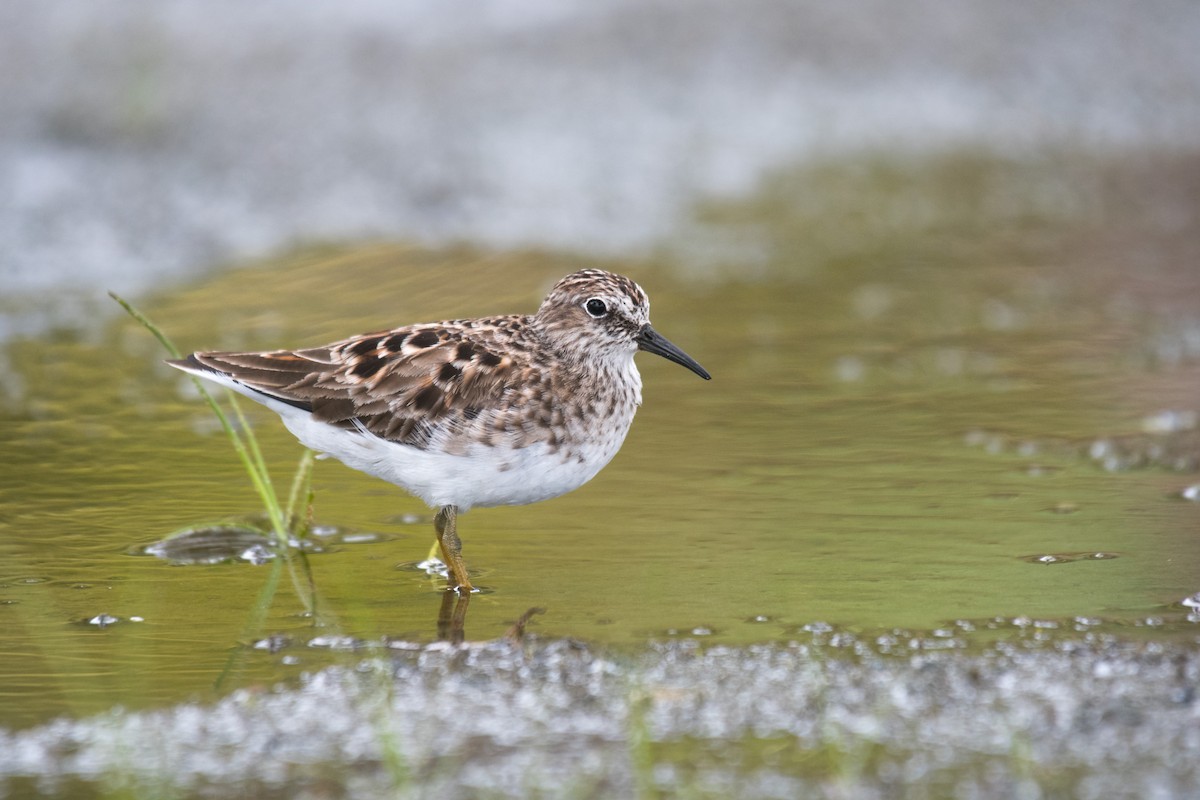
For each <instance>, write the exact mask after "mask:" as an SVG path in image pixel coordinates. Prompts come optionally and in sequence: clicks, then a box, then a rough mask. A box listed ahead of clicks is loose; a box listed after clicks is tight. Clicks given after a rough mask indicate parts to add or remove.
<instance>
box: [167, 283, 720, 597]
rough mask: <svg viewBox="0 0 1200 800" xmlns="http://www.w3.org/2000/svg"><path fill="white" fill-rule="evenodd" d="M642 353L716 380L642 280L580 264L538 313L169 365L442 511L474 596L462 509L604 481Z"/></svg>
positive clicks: (450, 560) (452, 554) (624, 427)
mask: <svg viewBox="0 0 1200 800" xmlns="http://www.w3.org/2000/svg"><path fill="white" fill-rule="evenodd" d="M638 350H645V351H647V352H649V353H654V354H656V355H660V356H663V357H664V358H667V359H669V360H671V361H674V362H675V363H676V364H681V365H683V366H685V367H687V368H688V369H690V370H691V371H692V372H695V373H696V374H697V375H699V376H700V377H702V378H704V379H705V380H708V379H709V377H710V376H709V374H708V372H706V371H705V370H704V368H703V367H701V366H700V365H699V364H697V363H696V362H695V361H694V360H692V358H691V357H690V356H688V355H687V354H686V353H684V352H683V351H682V350H680V349H679V348H678V347H676V346H675V345H674V344H672V343H671V342H669V341H667V339H665V338H664V337H662V336H660V335H659V334H658V332H656V331H655V330H654V329H653V328H652V327H650V300H649V298H647V297H646V293H645V292H644V291H643V290H642V287H640V286H638V285H637V284H636V283H634V282H633V281H632V280H630V279H629V278H626V277H624V276H621V275H615V274H613V273H611V272H604V271H602V270H597V269H585V270H581V271H579V272H576V273H573V274H571V275H568V276H567V277H565V278H563V279H562V280H560V281H559V282H558V283H557V284H556V285H555V286H554V288H553V289H551V291H550V294H549V295H548V296H547V297H546V299H545V300H544V301H543V302H542V305H541V307H540V308H539V309H538V311H537V313H536V314H532V315H520V314H512V315H506V316H498V317H483V318H480V319H457V320H449V321H446V322H434V323H430V324H424V325H409V326H405V327H402V328H395V329H393V330H389V331H379V332H376V333H366V334H362V335H360V336H354V337H352V338H350V339H346V340H345V341H341V342H335V343H334V344H329V345H325V346H324V347H311V348H305V349H301V350H272V351H269V352H262V353H213V352H206V353H192V354H191V355H190V356H188V357H187V358H184V359H180V360H177V361H168V362H167V363H168V364H170V365H171V366H173V367H178V368H179V369H181V370H184V371H185V372H190V373H192V374H193V375H197V376H199V377H201V378H207V379H208V380H211V381H215V382H216V383H219V384H222V385H224V386H227V387H229V388H230V389H233V390H234V391H236V392H239V393H241V394H244V395H246V396H247V397H249V398H251V399H253V400H255V401H257V402H259V403H262V404H263V405H265V406H267V407H268V408H270V409H271V410H272V411H274V412H276V413H277V414H279V416H280V417H282V418H283V424H284V425H286V426H287V428H288V430H290V431H291V432H292V433H293V434H294V435H295V436H296V438H298V439H299V440H300V441H301V442H302V443H303V444H304V445H306V446H307V447H309V448H311V449H313V450H317V451H319V452H322V453H326V454H328V455H331V456H333V457H334V458H337V459H338V460H339V461H341V462H342V463H344V464H346V465H347V466H349V467H353V468H354V469H358V470H362V471H363V472H366V473H369V474H371V475H374V476H376V477H379V478H383V479H384V480H386V481H389V482H391V483H394V484H396V485H398V486H401V487H403V488H404V489H406V490H407V491H409V492H410V493H412V494H414V495H416V496H417V497H419V498H421V499H422V500H424V501H425V502H426V503H428V504H429V505H430V506H431V507H433V508H436V509H438V511H437V515H436V517H435V519H434V525H435V527H436V529H437V535H438V542H439V544H440V545H441V550H442V556H443V559H444V560H445V562H446V566H447V568H448V571H449V577H450V581H451V583H452V586H451V588H452V589H457V590H458V591H459V592H460V593H462V594H466V593H468V592H471V591H473V589H474V587H472V585H471V581H470V579H469V578H468V577H467V570H466V567H465V566H464V564H463V559H462V543H461V541H460V540H459V538H458V532H457V518H458V514H459V513H460V512H465V511H467V510H468V509H470V508H472V507H473V506H499V505H521V504H524V503H533V502H537V501H538V500H547V499H549V498H551V497H557V496H559V495H561V494H565V493H567V492H569V491H571V490H573V489H577V488H579V487H580V486H582V485H583V484H584V483H586V482H587V481H588V480H590V479H591V478H592V477H593V476H594V475H595V474H596V473H597V472H599V471H600V469H601V468H603V467H604V465H605V464H607V463H608V462H609V461H610V460H611V459H612V457H613V456H614V455H616V452H617V450H619V449H620V447H621V443H622V442H623V441H624V440H625V434H626V433H628V431H629V426H630V425H631V424H632V423H633V415H634V412H635V411H636V410H637V407H638V406H639V405H640V404H641V402H642V378H641V375H639V374H638V370H637V366H636V365H635V364H634V363H633V356H634V353H636V352H637V351H638Z"/></svg>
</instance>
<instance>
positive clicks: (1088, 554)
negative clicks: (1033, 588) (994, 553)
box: [1019, 550, 1120, 564]
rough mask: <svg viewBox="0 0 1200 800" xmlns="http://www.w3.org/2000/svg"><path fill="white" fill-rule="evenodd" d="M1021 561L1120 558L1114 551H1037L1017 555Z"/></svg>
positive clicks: (1034, 562)
mask: <svg viewBox="0 0 1200 800" xmlns="http://www.w3.org/2000/svg"><path fill="white" fill-rule="evenodd" d="M1019 558H1020V560H1021V561H1027V562H1029V563H1030V564H1072V563H1075V562H1076V561H1110V560H1112V559H1114V558H1120V556H1119V555H1118V554H1116V553H1105V552H1097V551H1093V550H1087V551H1085V552H1082V553H1038V554H1036V555H1031V556H1019Z"/></svg>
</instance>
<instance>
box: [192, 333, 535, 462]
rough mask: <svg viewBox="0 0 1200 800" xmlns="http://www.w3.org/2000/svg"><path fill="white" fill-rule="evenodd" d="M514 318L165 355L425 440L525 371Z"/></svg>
mask: <svg viewBox="0 0 1200 800" xmlns="http://www.w3.org/2000/svg"><path fill="white" fill-rule="evenodd" d="M519 322H520V318H518V317H507V318H496V319H491V320H487V321H486V323H484V322H472V323H463V322H461V321H457V320H452V321H450V322H448V323H433V324H428V325H413V326H409V327H404V328H396V329H394V330H390V331H380V332H377V333H369V334H363V335H361V336H355V337H353V338H350V339H346V340H344V341H341V342H336V343H334V344H330V345H326V346H324V347H313V348H308V349H304V350H274V351H269V352H259V353H220V352H207V353H205V352H201V353H193V354H192V355H190V356H189V357H188V358H186V359H182V360H180V361H176V362H169V363H171V364H172V365H173V366H177V367H180V368H181V369H184V370H187V371H190V372H194V373H198V374H201V375H204V373H206V372H207V373H213V377H218V376H220V377H224V378H226V379H227V380H229V381H232V382H234V383H236V384H240V386H242V387H245V388H246V389H249V390H251V392H254V393H258V394H261V395H263V396H264V399H265V398H272V399H274V400H277V401H280V402H283V403H286V404H287V405H290V406H293V407H295V408H299V409H302V410H304V411H308V412H310V413H311V414H312V415H313V417H314V418H316V419H318V420H320V421H322V422H326V423H329V424H331V425H336V426H341V427H353V428H359V429H361V430H364V431H367V432H370V433H372V434H375V435H376V436H379V437H380V438H383V439H387V440H389V441H395V442H400V443H403V444H408V445H412V446H415V447H422V448H424V447H427V446H428V445H429V443H430V441H431V439H432V438H433V437H434V436H436V435H439V434H445V433H447V432H452V431H455V430H462V429H463V428H465V427H468V426H470V424H471V423H472V421H474V420H476V419H477V418H478V417H479V416H480V415H481V413H482V412H484V411H485V410H490V409H494V408H495V407H496V406H497V405H498V404H499V403H500V402H501V400H502V398H503V397H504V396H505V394H506V392H510V393H511V391H512V387H513V386H514V385H515V384H516V383H518V382H520V380H521V378H522V376H523V375H527V374H528V366H527V364H526V361H527V359H525V358H524V354H525V351H526V349H525V347H523V346H521V344H520V338H521V337H520V336H519V335H517V333H515V332H516V331H518V330H519V329H520V325H519ZM514 344H516V346H515V347H514V346H513V345H514ZM251 396H253V395H251Z"/></svg>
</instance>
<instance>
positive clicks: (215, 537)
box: [130, 521, 394, 565]
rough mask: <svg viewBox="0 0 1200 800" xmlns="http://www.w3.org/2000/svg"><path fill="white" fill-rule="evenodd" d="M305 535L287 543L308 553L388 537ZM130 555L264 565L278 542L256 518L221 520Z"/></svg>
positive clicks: (329, 529)
mask: <svg viewBox="0 0 1200 800" xmlns="http://www.w3.org/2000/svg"><path fill="white" fill-rule="evenodd" d="M309 534H310V535H309V536H306V537H304V538H302V539H292V540H290V541H289V545H290V546H292V547H295V548H297V549H300V550H303V551H304V552H306V553H310V554H320V553H328V552H332V551H333V550H335V549H336V548H337V547H338V546H339V545H356V544H374V543H377V542H383V541H388V540H389V539H391V538H394V537H391V536H388V535H387V534H382V533H376V532H374V531H358V530H353V529H350V528H342V527H338V526H333V525H319V526H317V525H314V526H312V527H311V528H310V529H309ZM130 552H132V553H133V554H134V555H148V556H154V557H155V558H161V559H163V560H164V561H169V562H171V563H172V564H178V565H193V564H229V563H237V562H244V563H249V564H265V563H266V562H268V561H270V560H271V559H273V558H275V556H276V554H277V553H278V545H277V543H276V541H275V538H274V537H273V536H271V534H270V532H269V530H268V529H265V528H264V527H262V526H260V525H259V524H258V523H257V522H256V521H250V522H240V521H235V522H221V523H214V524H212V525H198V526H193V527H188V528H184V529H182V530H180V531H176V532H175V533H172V534H171V535H169V536H167V537H166V538H165V539H161V540H160V541H157V542H153V543H152V544H148V545H145V546H141V547H136V548H134V549H133V550H131V551H130Z"/></svg>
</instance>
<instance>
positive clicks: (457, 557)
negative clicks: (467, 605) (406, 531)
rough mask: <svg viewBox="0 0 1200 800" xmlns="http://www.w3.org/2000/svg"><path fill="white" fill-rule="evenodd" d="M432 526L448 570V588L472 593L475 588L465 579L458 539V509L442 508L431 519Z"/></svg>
mask: <svg viewBox="0 0 1200 800" xmlns="http://www.w3.org/2000/svg"><path fill="white" fill-rule="evenodd" d="M433 526H434V527H435V528H437V534H438V543H439V544H441V546H442V560H443V561H445V562H446V567H447V568H448V569H449V570H450V588H452V589H454V590H456V591H457V592H458V593H459V594H469V593H471V592H473V591H474V590H475V587H474V586H472V585H471V579H470V578H468V577H467V566H466V564H464V563H463V560H462V541H461V540H460V539H459V538H458V508H456V507H455V506H442V509H441V510H440V511H438V513H437V516H436V517H434V518H433Z"/></svg>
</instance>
